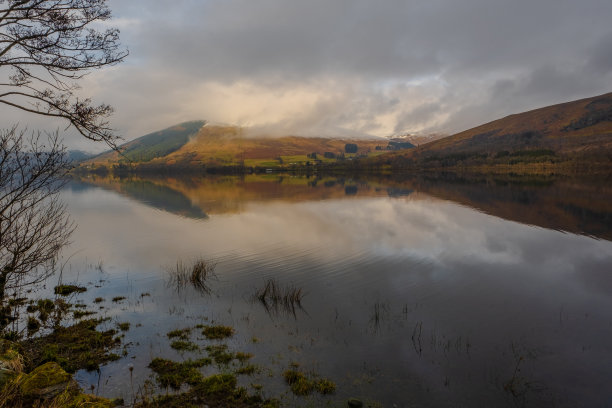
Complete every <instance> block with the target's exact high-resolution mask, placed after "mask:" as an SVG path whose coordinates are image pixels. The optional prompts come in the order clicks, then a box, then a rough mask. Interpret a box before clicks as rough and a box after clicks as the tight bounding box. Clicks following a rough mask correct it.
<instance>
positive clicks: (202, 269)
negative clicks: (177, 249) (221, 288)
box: [168, 258, 216, 294]
mask: <svg viewBox="0 0 612 408" xmlns="http://www.w3.org/2000/svg"><path fill="white" fill-rule="evenodd" d="M215 267H216V264H214V263H212V262H209V261H206V260H204V259H202V258H200V259H197V260H196V261H194V262H193V263H192V264H186V263H184V262H183V261H181V260H179V261H177V262H176V265H175V266H174V267H173V268H171V269H170V270H169V273H170V279H169V281H168V286H169V287H170V286H173V287H175V288H176V290H177V292H180V291H181V290H183V289H185V288H186V287H187V286H189V285H190V286H192V287H193V288H194V289H196V290H197V291H198V292H200V293H203V294H210V292H211V288H210V286H209V285H208V280H210V279H211V278H213V277H215Z"/></svg>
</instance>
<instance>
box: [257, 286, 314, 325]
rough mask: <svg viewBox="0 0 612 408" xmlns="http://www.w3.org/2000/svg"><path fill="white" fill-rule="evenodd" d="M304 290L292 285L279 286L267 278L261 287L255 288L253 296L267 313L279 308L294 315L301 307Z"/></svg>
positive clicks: (277, 310) (276, 310)
mask: <svg viewBox="0 0 612 408" xmlns="http://www.w3.org/2000/svg"><path fill="white" fill-rule="evenodd" d="M303 297H304V292H303V291H302V289H301V288H296V287H294V286H287V287H281V286H280V284H278V282H276V281H275V280H274V279H269V280H268V281H267V282H266V284H265V286H264V287H263V288H262V289H259V290H257V292H256V293H255V298H256V299H257V300H259V302H260V303H261V304H262V305H263V306H264V308H265V309H266V311H267V312H268V313H272V312H274V313H278V312H279V311H280V310H284V311H285V312H288V313H291V314H293V316H294V317H295V316H296V310H297V309H303V308H302V298H303Z"/></svg>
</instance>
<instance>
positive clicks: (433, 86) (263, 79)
mask: <svg viewBox="0 0 612 408" xmlns="http://www.w3.org/2000/svg"><path fill="white" fill-rule="evenodd" d="M110 6H111V8H112V10H113V12H114V15H115V17H116V25H117V26H119V27H120V28H121V31H122V41H123V43H124V44H125V45H126V46H128V48H129V49H130V56H129V57H128V59H127V60H126V62H125V63H124V64H121V65H120V66H117V67H114V68H113V69H111V70H102V71H99V72H95V73H94V74H92V75H90V76H89V77H88V78H87V80H86V81H85V82H84V83H83V85H84V90H85V91H87V92H88V94H89V95H91V96H92V97H93V98H94V100H96V101H103V102H107V103H110V104H112V105H113V106H115V107H116V108H117V112H116V114H115V116H114V120H113V124H114V125H115V127H117V128H118V130H119V131H120V133H122V134H123V135H124V136H125V137H126V138H128V139H129V138H133V137H136V136H139V135H142V134H144V133H146V132H148V131H153V130H156V129H159V128H161V127H164V126H169V125H171V124H173V123H174V122H176V121H180V120H190V119H195V118H202V119H208V120H212V121H222V122H230V123H238V124H248V125H252V126H256V127H258V128H260V129H266V130H267V131H272V129H276V131H278V132H290V133H294V134H305V135H309V134H326V135H329V136H334V135H338V134H350V133H351V132H354V133H355V134H372V135H379V136H385V135H390V134H394V133H402V132H413V133H417V132H421V133H428V132H440V131H443V132H449V133H450V132H456V131H460V130H463V129H466V128H469V127H472V126H475V125H478V124H480V123H483V122H487V121H490V120H494V119H496V118H498V117H500V116H505V115H508V114H511V113H516V112H519V111H524V110H527V109H532V108H536V107H538V106H544V105H548V104H553V103H559V102H563V101H567V100H572V99H577V98H581V97H587V96H592V95H595V94H600V93H604V92H607V91H611V90H612V73H611V71H612V60H610V52H609V50H610V44H612V30H611V29H609V20H610V17H612V3H611V2H610V1H609V0H585V1H583V2H576V1H570V0H539V1H537V2H533V1H526V0H517V1H514V2H508V1H503V0H486V1H485V0H462V1H460V2H458V1H454V0H427V1H425V0H415V1H410V2H406V1H404V0H385V1H384V2H371V1H366V0H312V1H309V2H287V1H280V0H260V1H257V2H253V1H249V0H224V1H217V0H207V1H195V0H179V1H175V2H174V3H173V4H172V6H171V7H170V6H169V5H168V2H167V1H162V0H146V1H145V0H132V1H130V2H125V1H120V0H111V1H110ZM74 140H78V139H74Z"/></svg>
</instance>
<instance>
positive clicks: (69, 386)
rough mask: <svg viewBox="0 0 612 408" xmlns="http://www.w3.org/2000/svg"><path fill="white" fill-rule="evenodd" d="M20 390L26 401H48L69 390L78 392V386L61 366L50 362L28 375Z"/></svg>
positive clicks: (23, 380)
mask: <svg viewBox="0 0 612 408" xmlns="http://www.w3.org/2000/svg"><path fill="white" fill-rule="evenodd" d="M19 388H20V391H21V395H22V396H23V397H25V398H26V399H45V400H48V399H51V398H54V397H55V396H57V395H59V394H61V393H62V392H65V391H67V390H76V389H78V385H77V383H76V382H75V381H74V380H73V379H72V376H71V375H70V374H68V373H67V372H66V371H64V369H63V368H62V367H60V365H59V364H57V363H55V362H48V363H45V364H43V365H41V366H40V367H36V368H35V369H34V370H33V371H32V372H31V373H30V374H27V375H26V376H25V377H24V378H23V379H22V380H21V381H20V384H19Z"/></svg>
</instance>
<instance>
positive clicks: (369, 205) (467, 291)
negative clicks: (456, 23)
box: [48, 176, 612, 407]
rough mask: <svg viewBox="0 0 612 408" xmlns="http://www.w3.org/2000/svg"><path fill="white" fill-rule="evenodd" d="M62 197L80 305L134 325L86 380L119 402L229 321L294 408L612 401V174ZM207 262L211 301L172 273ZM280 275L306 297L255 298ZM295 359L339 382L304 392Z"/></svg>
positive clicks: (143, 184) (145, 189) (206, 185)
mask: <svg viewBox="0 0 612 408" xmlns="http://www.w3.org/2000/svg"><path fill="white" fill-rule="evenodd" d="M63 196H64V200H65V201H66V202H67V204H68V206H69V211H70V213H71V214H72V216H73V218H74V220H75V221H76V222H77V223H78V229H77V231H76V232H75V234H74V236H73V244H72V246H71V247H70V248H69V249H68V250H67V251H66V252H65V254H66V255H65V256H66V257H68V256H70V255H72V257H71V258H70V261H69V264H68V265H69V266H67V267H66V270H65V271H64V274H63V281H64V282H78V283H81V284H85V285H87V286H88V288H89V290H88V291H87V292H86V293H84V294H80V295H78V296H77V297H76V299H80V300H82V301H84V302H85V303H88V304H91V307H92V308H93V309H96V310H97V309H98V307H99V305H97V304H96V305H94V304H93V302H92V300H93V299H94V298H96V297H103V298H105V299H106V300H105V301H104V302H102V303H101V304H100V305H101V306H103V309H100V315H102V316H109V317H111V318H112V321H111V322H109V323H108V325H109V326H113V325H114V324H115V323H116V322H125V321H129V322H131V328H130V330H129V331H127V332H126V337H125V341H126V343H128V344H129V346H128V356H127V357H126V358H124V359H122V360H119V361H116V362H113V363H111V364H108V365H106V366H104V367H103V368H102V370H101V372H100V373H99V374H98V373H86V372H80V373H78V375H77V378H78V380H79V381H80V383H81V384H82V385H83V387H84V388H87V389H88V388H89V386H90V384H94V385H95V386H96V389H97V392H98V393H99V394H101V395H105V396H109V397H119V396H123V397H124V398H125V399H126V401H130V400H131V398H132V396H133V395H134V393H137V392H138V389H139V387H140V386H141V385H142V383H143V381H144V380H146V379H147V378H149V376H150V375H151V372H150V371H149V369H148V368H147V365H148V363H149V362H150V361H151V359H152V358H154V357H158V356H162V357H166V358H173V359H176V360H182V359H186V358H194V357H196V356H197V354H194V353H189V352H187V353H182V354H181V353H178V352H176V351H174V350H172V349H171V348H170V347H169V340H168V338H167V337H166V333H167V332H168V331H170V330H173V329H180V328H185V327H190V326H191V327H193V326H194V325H196V324H199V323H207V322H208V323H210V322H215V323H218V324H225V325H231V326H233V327H234V328H235V329H236V333H237V334H236V336H234V337H233V338H232V339H231V340H229V341H228V344H229V346H230V348H231V349H234V350H242V351H247V352H251V353H253V354H254V355H255V357H254V359H253V362H254V363H255V364H257V365H259V366H260V367H262V370H261V372H260V373H259V374H256V375H254V376H243V377H241V379H240V382H241V384H243V385H245V386H247V387H249V386H250V384H252V383H253V384H263V385H264V391H263V392H264V395H265V396H266V397H270V396H276V397H279V396H280V397H282V398H283V401H284V402H285V403H286V404H287V405H289V406H294V405H308V404H310V406H312V405H315V406H318V405H325V404H331V405H333V406H339V405H340V404H341V403H343V402H344V401H346V399H347V398H349V397H360V398H362V399H363V400H364V401H367V402H370V403H372V404H374V406H376V405H375V404H379V405H378V406H385V407H387V406H388V407H391V406H394V404H395V405H396V406H398V407H410V406H414V407H421V406H423V407H430V406H431V407H440V406H442V407H443V406H449V407H450V406H453V407H457V406H537V407H541V406H589V407H596V406H602V407H603V406H611V405H612V387H611V386H610V384H612V243H611V242H610V239H611V238H612V205H611V204H610V203H611V202H612V200H611V197H612V194H611V192H610V189H609V188H608V187H607V186H606V183H602V184H600V185H591V184H589V183H585V182H583V181H576V180H549V179H538V180H522V179H521V180H518V179H505V180H501V179H497V180H496V179H469V180H468V179H463V178H457V177H452V178H448V177H445V178H444V179H440V178H427V177H420V178H414V179H407V180H402V181H397V180H393V181H390V180H370V181H367V182H366V181H355V180H348V179H347V180H344V179H334V178H325V179H320V180H317V179H315V178H309V179H306V178H297V177H284V178H279V177H277V176H268V177H255V176H251V177H247V178H245V179H235V178H229V177H225V178H204V179H193V178H191V179H179V178H176V179H164V178H157V179H149V180H146V179H131V180H111V179H86V180H81V181H75V182H73V183H72V184H71V185H70V186H69V187H68V188H67V189H66V190H65V191H64V193H63ZM197 258H204V259H206V260H208V261H209V262H214V263H216V270H215V273H216V279H214V280H212V281H210V287H211V289H212V292H211V293H210V294H208V295H207V294H202V293H199V292H198V291H196V290H195V289H193V288H190V287H186V288H178V287H176V285H173V284H172V282H171V281H170V278H169V272H168V270H169V269H171V267H172V266H173V265H175V264H176V262H177V261H178V260H183V261H187V262H188V261H190V260H194V259H197ZM271 278H272V279H275V280H277V281H278V282H279V283H280V284H281V285H283V286H288V285H293V286H295V287H299V288H302V289H303V291H304V292H305V296H304V298H303V300H302V306H303V308H302V309H299V308H298V309H297V310H295V313H293V312H292V311H290V310H285V309H283V308H280V309H278V310H266V309H265V308H264V307H263V306H262V304H261V303H259V302H258V301H256V300H254V293H255V292H256V290H257V289H258V288H261V287H263V286H264V284H265V282H266V281H267V280H268V279H271ZM54 279H57V278H54ZM52 286H53V282H51V283H50V284H49V285H48V287H52ZM143 294H145V296H142V295H143ZM115 296H125V297H126V300H125V301H123V302H120V303H113V302H112V301H111V298H113V297H115ZM253 338H256V339H258V341H257V342H253V341H252V339H253ZM194 340H195V341H196V342H197V343H198V344H200V345H205V344H207V341H206V340H204V339H198V340H196V338H195V337H194ZM291 362H298V363H300V365H301V367H302V368H303V369H305V370H308V371H310V370H311V371H314V372H316V373H317V374H319V375H321V376H323V377H327V378H330V379H332V380H334V381H335V382H336V383H337V385H338V388H337V392H336V394H335V395H334V396H332V397H307V398H304V397H294V396H293V395H291V394H290V392H289V391H288V387H287V386H286V385H285V384H284V383H283V380H282V376H281V374H282V372H283V371H284V370H286V369H287V368H288V367H289V364H290V363H291ZM130 366H133V367H134V374H133V379H132V381H131V382H130V375H129V367H130ZM205 370H207V371H206V372H214V368H208V369H205Z"/></svg>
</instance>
